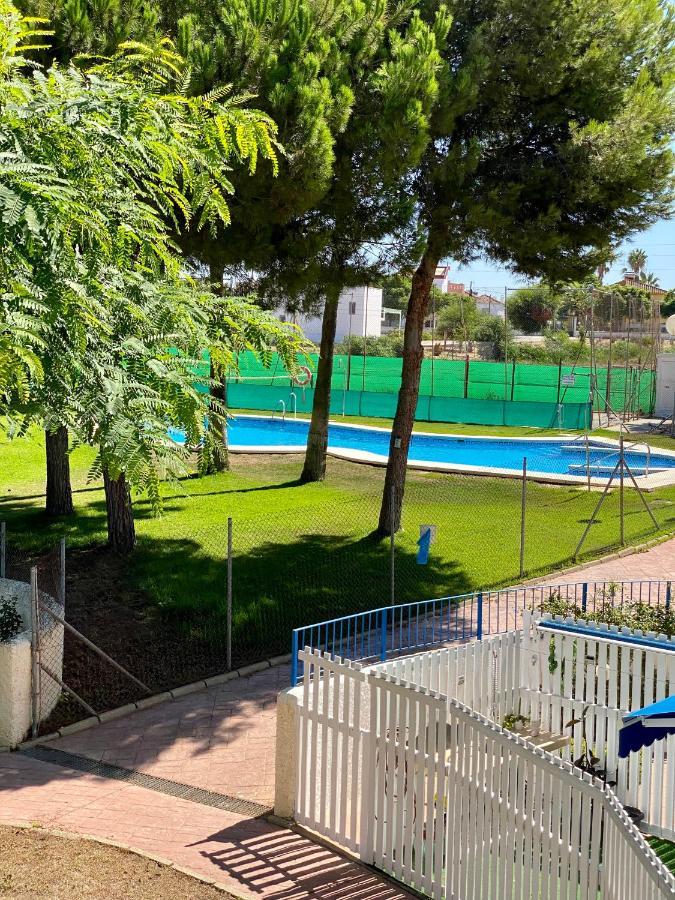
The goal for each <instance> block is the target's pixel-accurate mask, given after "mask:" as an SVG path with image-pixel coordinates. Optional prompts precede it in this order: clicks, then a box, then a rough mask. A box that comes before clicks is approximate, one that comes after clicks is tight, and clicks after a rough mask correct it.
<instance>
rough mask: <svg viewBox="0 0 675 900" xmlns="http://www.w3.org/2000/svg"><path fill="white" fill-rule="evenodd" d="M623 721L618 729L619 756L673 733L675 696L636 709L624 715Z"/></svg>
mask: <svg viewBox="0 0 675 900" xmlns="http://www.w3.org/2000/svg"><path fill="white" fill-rule="evenodd" d="M623 721H624V726H623V728H620V729H619V756H622V757H624V756H628V754H629V753H632V752H634V751H635V750H641V749H642V747H650V746H651V745H652V744H653V743H654V741H660V740H662V739H663V738H664V737H668V735H669V734H675V696H673V697H666V699H665V700H659V702H658V703H652V704H651V706H645V707H644V708H643V709H636V710H635V712H631V713H628V715H627V716H624V717H623Z"/></svg>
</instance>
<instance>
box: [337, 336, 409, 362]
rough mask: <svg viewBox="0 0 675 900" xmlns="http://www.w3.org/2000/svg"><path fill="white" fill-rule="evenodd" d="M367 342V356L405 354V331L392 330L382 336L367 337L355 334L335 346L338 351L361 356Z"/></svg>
mask: <svg viewBox="0 0 675 900" xmlns="http://www.w3.org/2000/svg"><path fill="white" fill-rule="evenodd" d="M364 343H365V349H366V356H403V332H399V331H392V332H391V334H383V335H382V336H381V337H366V338H364V337H363V336H362V335H360V334H353V335H352V336H351V337H346V338H345V339H344V340H343V341H341V342H340V343H339V344H337V345H336V346H335V352H336V353H343V354H345V355H346V354H348V353H351V355H352V356H361V355H362V354H363V345H364Z"/></svg>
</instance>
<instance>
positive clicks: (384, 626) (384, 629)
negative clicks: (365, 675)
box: [380, 607, 387, 662]
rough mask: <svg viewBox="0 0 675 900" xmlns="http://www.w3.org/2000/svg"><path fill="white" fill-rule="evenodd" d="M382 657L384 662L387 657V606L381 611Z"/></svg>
mask: <svg viewBox="0 0 675 900" xmlns="http://www.w3.org/2000/svg"><path fill="white" fill-rule="evenodd" d="M380 629H381V635H380V659H381V660H382V662H384V661H385V660H386V658H387V608H386V607H384V609H383V610H382V612H381V613H380Z"/></svg>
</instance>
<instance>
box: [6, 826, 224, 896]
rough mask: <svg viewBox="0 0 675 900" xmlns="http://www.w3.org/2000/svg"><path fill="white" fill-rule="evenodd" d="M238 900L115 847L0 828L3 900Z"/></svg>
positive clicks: (36, 832) (173, 870)
mask: <svg viewBox="0 0 675 900" xmlns="http://www.w3.org/2000/svg"><path fill="white" fill-rule="evenodd" d="M81 897H84V898H90V900H110V898H112V897H114V898H115V900H178V898H180V900H186V898H189V900H234V898H233V897H232V895H231V894H227V893H225V892H223V891H220V890H218V889H217V888H215V887H210V886H209V885H206V884H202V883H201V882H200V881H197V880H196V879H193V878H190V876H189V875H184V874H183V873H182V872H176V871H175V869H172V868H170V867H169V866H163V865H160V864H159V863H156V862H153V861H152V860H149V859H145V858H144V857H142V856H137V855H136V854H135V853H130V852H128V851H125V850H119V849H117V848H116V847H108V846H106V845H105V844H99V843H97V842H96V841H87V840H83V839H82V838H76V837H73V838H70V837H61V836H57V835H53V834H48V833H47V832H44V831H39V830H31V829H25V828H7V827H0V900H9V898H12V900H17V898H21V900H29V898H30V900H35V898H40V900H42V898H49V900H66V898H68V900H70V898H78V900H79V898H81Z"/></svg>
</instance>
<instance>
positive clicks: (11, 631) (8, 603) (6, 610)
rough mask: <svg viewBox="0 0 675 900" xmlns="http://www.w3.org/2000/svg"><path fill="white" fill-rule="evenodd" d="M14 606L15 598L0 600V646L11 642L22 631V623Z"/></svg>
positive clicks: (2, 598)
mask: <svg viewBox="0 0 675 900" xmlns="http://www.w3.org/2000/svg"><path fill="white" fill-rule="evenodd" d="M16 604H17V599H16V597H1V598H0V644H3V643H6V642H7V641H11V640H13V639H14V638H15V637H16V636H17V634H21V632H22V631H23V622H22V620H21V616H20V615H19V611H18V609H17V607H16Z"/></svg>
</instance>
